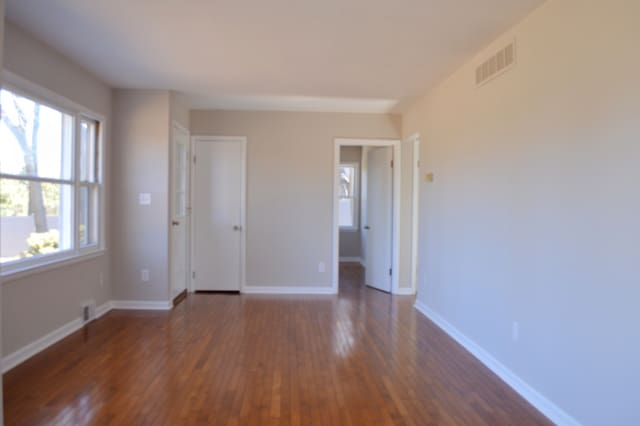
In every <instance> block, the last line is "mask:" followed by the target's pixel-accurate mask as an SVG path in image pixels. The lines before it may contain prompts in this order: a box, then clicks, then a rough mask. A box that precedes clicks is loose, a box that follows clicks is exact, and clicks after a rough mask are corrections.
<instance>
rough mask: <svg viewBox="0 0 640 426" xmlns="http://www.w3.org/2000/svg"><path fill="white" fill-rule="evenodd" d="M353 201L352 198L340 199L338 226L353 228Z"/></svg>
mask: <svg viewBox="0 0 640 426" xmlns="http://www.w3.org/2000/svg"><path fill="white" fill-rule="evenodd" d="M353 209H354V200H353V198H341V199H340V204H339V214H338V218H339V224H340V226H341V227H352V226H354V223H353V217H354V210H353Z"/></svg>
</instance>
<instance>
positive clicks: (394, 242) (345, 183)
mask: <svg viewBox="0 0 640 426" xmlns="http://www.w3.org/2000/svg"><path fill="white" fill-rule="evenodd" d="M399 158H400V141H399V140H375V139H374V140H370V139H336V140H335V152H334V159H335V169H334V171H335V173H334V177H335V180H334V214H333V217H334V220H333V228H334V237H333V238H334V250H333V253H334V254H333V289H334V291H335V292H336V293H337V292H338V289H339V271H340V262H349V263H354V264H358V265H361V266H362V267H363V268H364V283H365V284H366V285H367V286H369V287H372V288H376V289H379V290H382V291H385V292H389V293H398V292H399V291H398V287H399V286H398V264H399V259H398V247H399V235H400V234H399V218H400V167H399V162H398V161H394V160H395V159H399Z"/></svg>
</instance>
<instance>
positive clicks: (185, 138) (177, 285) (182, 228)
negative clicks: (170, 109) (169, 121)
mask: <svg viewBox="0 0 640 426" xmlns="http://www.w3.org/2000/svg"><path fill="white" fill-rule="evenodd" d="M188 196H189V132H188V131H187V130H186V129H183V128H182V127H180V126H176V125H174V126H173V131H172V137H171V291H172V296H173V297H176V296H177V295H179V294H180V293H182V292H183V291H185V290H186V289H187V280H188V273H189V269H188V263H187V259H188V253H189V239H188V233H189V214H188V206H187V200H188Z"/></svg>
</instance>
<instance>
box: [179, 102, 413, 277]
mask: <svg viewBox="0 0 640 426" xmlns="http://www.w3.org/2000/svg"><path fill="white" fill-rule="evenodd" d="M191 133H192V134H193V135H221V136H246V137H247V138H248V146H247V151H248V152H247V168H248V178H247V285H249V286H275V287H331V284H332V270H331V269H332V235H333V233H332V217H333V207H332V206H333V164H334V163H333V161H334V160H333V150H334V138H338V137H346V138H398V137H399V136H400V120H399V117H397V116H388V115H375V114H331V113H294V112H230V111H192V112H191ZM319 262H324V263H325V265H326V272H324V273H319V272H318V263H319Z"/></svg>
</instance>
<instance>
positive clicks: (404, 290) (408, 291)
mask: <svg viewBox="0 0 640 426" xmlns="http://www.w3.org/2000/svg"><path fill="white" fill-rule="evenodd" d="M393 294H397V295H398V296H411V295H414V294H415V292H414V291H413V289H412V288H411V287H400V288H399V289H398V290H397V291H395V292H394V293H393Z"/></svg>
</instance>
